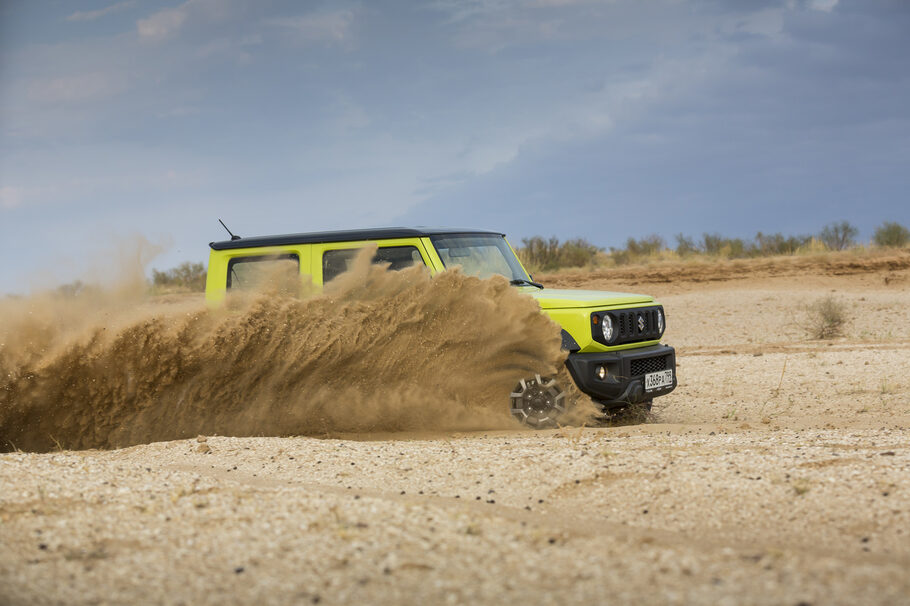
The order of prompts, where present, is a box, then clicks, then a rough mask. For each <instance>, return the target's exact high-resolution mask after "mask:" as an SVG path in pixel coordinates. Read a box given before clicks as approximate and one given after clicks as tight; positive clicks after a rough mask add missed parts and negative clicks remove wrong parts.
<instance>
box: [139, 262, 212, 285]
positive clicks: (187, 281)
mask: <svg viewBox="0 0 910 606" xmlns="http://www.w3.org/2000/svg"><path fill="white" fill-rule="evenodd" d="M205 275H206V272H205V265H203V264H202V263H191V262H189V261H187V262H185V263H181V264H180V265H178V266H177V267H174V268H172V269H169V270H167V271H158V270H157V269H153V270H152V282H153V283H154V284H155V286H156V287H158V288H167V289H170V288H173V289H178V290H192V291H204V290H205Z"/></svg>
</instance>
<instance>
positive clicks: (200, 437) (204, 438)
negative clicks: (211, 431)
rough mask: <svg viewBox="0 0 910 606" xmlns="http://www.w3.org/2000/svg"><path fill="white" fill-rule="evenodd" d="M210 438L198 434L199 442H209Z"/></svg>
mask: <svg viewBox="0 0 910 606" xmlns="http://www.w3.org/2000/svg"><path fill="white" fill-rule="evenodd" d="M208 440H209V439H208V438H207V437H205V436H196V441H197V442H200V443H201V442H208Z"/></svg>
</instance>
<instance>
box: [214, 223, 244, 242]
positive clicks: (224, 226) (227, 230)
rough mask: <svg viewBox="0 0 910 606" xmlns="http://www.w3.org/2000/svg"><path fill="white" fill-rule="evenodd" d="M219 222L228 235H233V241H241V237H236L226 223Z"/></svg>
mask: <svg viewBox="0 0 910 606" xmlns="http://www.w3.org/2000/svg"><path fill="white" fill-rule="evenodd" d="M218 222H219V223H221V227H223V228H224V230H225V231H226V232H227V233H229V234H231V240H239V239H240V236H235V235H234V234H233V233H232V232H231V230H229V229H228V226H227V225H225V224H224V221H222V220H221V219H218Z"/></svg>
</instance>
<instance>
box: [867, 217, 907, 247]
mask: <svg viewBox="0 0 910 606" xmlns="http://www.w3.org/2000/svg"><path fill="white" fill-rule="evenodd" d="M872 241H873V242H875V243H876V244H877V245H878V246H890V247H894V248H902V247H904V246H907V244H908V243H910V231H908V230H907V228H906V227H904V226H903V225H901V224H900V223H892V222H891V221H885V222H884V223H882V225H881V227H879V228H877V229H876V230H875V234H873V236H872Z"/></svg>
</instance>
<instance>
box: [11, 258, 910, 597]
mask: <svg viewBox="0 0 910 606" xmlns="http://www.w3.org/2000/svg"><path fill="white" fill-rule="evenodd" d="M895 258H896V259H897V260H896V261H895V262H886V263H881V262H878V261H876V262H874V263H871V264H869V263H866V262H865V261H864V262H860V263H857V264H855V265H856V266H853V265H849V264H847V265H845V264H843V263H841V264H838V263H834V264H833V266H832V264H831V263H829V262H827V261H826V262H825V263H817V264H812V263H811V262H809V263H807V262H804V261H802V260H800V261H799V263H795V264H794V263H793V262H790V261H784V262H782V264H781V268H782V269H780V268H778V269H775V267H774V264H773V263H771V264H770V265H769V264H767V263H765V262H762V264H761V265H759V264H753V265H752V266H750V265H749V264H748V263H745V264H739V265H738V266H737V267H736V269H735V271H734V270H731V268H730V266H726V267H722V268H720V269H718V270H717V271H715V270H713V269H711V268H710V267H701V268H700V269H699V271H694V272H690V273H688V274H687V273H685V272H681V271H673V270H669V271H665V270H661V271H663V272H664V274H665V275H674V274H675V275H678V276H681V278H680V279H678V280H672V281H667V280H664V279H662V278H661V277H660V275H661V274H660V272H658V273H657V274H654V273H653V271H652V270H649V272H651V273H648V272H643V274H642V275H644V277H641V275H639V277H638V278H636V274H635V273H634V272H630V271H629V270H623V271H617V272H614V274H612V275H611V274H610V272H600V273H598V274H596V275H593V274H592V275H589V276H587V277H585V275H583V274H564V275H556V276H540V278H541V279H542V281H543V282H544V283H546V284H548V285H550V286H574V287H590V288H610V289H612V290H632V291H636V290H637V291H644V292H649V293H653V294H655V295H658V296H659V297H660V300H661V302H662V303H663V304H664V305H665V306H666V309H667V315H668V326H669V329H668V332H667V335H666V338H665V341H666V342H667V343H669V344H671V345H674V346H676V347H677V349H678V356H679V364H680V366H679V380H680V387H679V388H678V389H677V390H676V391H675V392H674V393H673V394H672V395H670V396H668V397H665V398H663V399H661V400H658V401H657V402H655V410H654V418H653V419H652V420H651V422H649V423H647V424H643V425H632V426H619V427H607V428H563V429H559V430H550V431H539V432H534V431H496V432H477V433H447V434H408V435H401V434H397V435H369V436H362V435H358V436H326V437H323V438H264V437H263V438H227V437H217V436H210V437H207V438H199V439H197V440H183V441H175V442H165V443H156V444H148V445H141V446H135V447H132V448H127V449H122V450H113V451H77V452H73V451H63V452H55V453H49V454H29V453H10V454H5V455H0V604H4V605H6V604H10V605H13V604H135V603H151V604H158V603H167V604H252V603H270V604H288V603H293V604H304V603H326V604H369V603H406V604H410V603H421V604H436V603H453V604H460V603H483V604H501V603H505V602H507V601H508V602H514V603H529V604H565V603H569V604H577V603H634V604H641V603H645V604H648V603H705V604H723V603H729V604H753V603H754V604H758V603H762V604H765V603H766V604H794V605H795V604H858V603H861V604H907V603H910V574H908V572H907V571H908V570H910V505H908V501H910V430H908V427H910V397H908V394H910V269H908V268H907V263H906V260H907V259H908V258H910V256H907V255H905V256H898V257H895ZM687 267H688V266H687ZM687 271H688V270H687ZM654 275H657V276H658V277H657V278H653V276H654ZM648 276H652V277H648ZM829 294H833V295H834V296H836V297H838V298H840V299H841V300H842V301H844V302H845V303H846V304H847V305H848V308H849V310H850V316H851V322H850V324H849V326H848V327H847V330H846V332H845V336H844V337H842V338H838V339H834V340H832V341H824V342H820V341H812V340H810V339H809V338H808V337H807V335H806V333H805V331H804V329H803V328H802V327H803V326H804V325H805V306H806V304H807V303H811V302H812V301H814V300H816V299H818V298H820V297H822V296H826V295H829Z"/></svg>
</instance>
